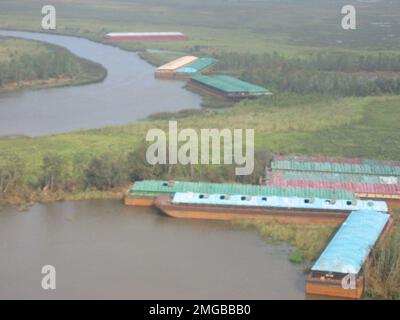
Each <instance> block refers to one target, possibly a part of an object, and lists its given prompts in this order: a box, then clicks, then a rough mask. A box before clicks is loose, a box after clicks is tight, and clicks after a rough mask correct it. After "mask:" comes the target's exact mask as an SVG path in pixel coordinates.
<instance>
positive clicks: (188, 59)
mask: <svg viewBox="0 0 400 320" xmlns="http://www.w3.org/2000/svg"><path fill="white" fill-rule="evenodd" d="M197 59H198V58H197V57H195V56H185V57H181V58H178V59H176V60H174V61H171V62H168V63H166V64H164V65H162V66H160V67H158V68H157V71H174V70H177V69H179V68H182V67H184V66H186V65H188V64H190V63H192V62H193V61H196V60H197Z"/></svg>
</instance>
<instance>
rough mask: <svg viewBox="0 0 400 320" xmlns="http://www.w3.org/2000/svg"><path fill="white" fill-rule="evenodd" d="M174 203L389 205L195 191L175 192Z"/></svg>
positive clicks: (379, 207) (315, 207)
mask: <svg viewBox="0 0 400 320" xmlns="http://www.w3.org/2000/svg"><path fill="white" fill-rule="evenodd" d="M172 202H173V203H177V204H208V205H231V206H247V207H265V208H293V209H310V210H318V209H320V210H332V211H360V210H364V211H382V212H387V211H388V207H387V204H386V202H385V201H372V200H367V201H365V200H357V201H350V200H336V201H334V202H332V201H330V200H329V199H320V198H313V199H309V198H298V197H276V196H268V197H267V196H265V197H262V196H248V195H246V194H241V195H227V194H209V195H205V194H203V193H193V192H177V193H175V195H174V197H173V199H172Z"/></svg>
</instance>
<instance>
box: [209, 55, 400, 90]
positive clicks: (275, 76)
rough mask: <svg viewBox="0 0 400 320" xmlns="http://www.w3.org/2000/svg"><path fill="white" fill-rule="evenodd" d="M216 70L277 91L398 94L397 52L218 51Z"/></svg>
mask: <svg viewBox="0 0 400 320" xmlns="http://www.w3.org/2000/svg"><path fill="white" fill-rule="evenodd" d="M216 58H217V59H218V60H219V63H218V66H217V68H218V71H219V72H224V73H228V74H232V75H236V76H239V77H241V78H243V79H244V80H247V81H251V82H254V83H257V84H259V85H263V86H265V87H267V88H271V89H273V90H277V91H290V92H295V93H300V94H306V93H315V92H317V93H323V94H333V95H342V96H367V95H381V94H400V54H389V53H385V54H382V53H381V54H376V55H373V54H365V55H362V54H355V53H344V52H318V53H315V54H312V55H311V56H310V57H309V58H286V57H283V56H281V55H279V54H277V53H273V54H268V53H266V54H263V55H256V54H240V53H222V54H218V55H217V56H216Z"/></svg>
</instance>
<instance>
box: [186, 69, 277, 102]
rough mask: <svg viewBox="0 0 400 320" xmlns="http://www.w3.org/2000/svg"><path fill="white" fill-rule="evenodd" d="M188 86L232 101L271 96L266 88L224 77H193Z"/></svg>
mask: <svg viewBox="0 0 400 320" xmlns="http://www.w3.org/2000/svg"><path fill="white" fill-rule="evenodd" d="M189 85H191V86H193V87H196V88H199V89H201V90H204V91H206V92H208V93H211V94H216V95H219V96H224V97H227V98H232V99H244V98H258V97H261V96H265V95H271V94H272V93H271V92H270V91H269V90H268V89H266V88H263V87H260V86H257V85H254V84H251V83H249V82H245V81H242V80H239V79H236V78H233V77H229V76H225V75H210V76H206V75H198V76H194V77H192V78H191V79H190V81H189Z"/></svg>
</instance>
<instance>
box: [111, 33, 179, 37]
mask: <svg viewBox="0 0 400 320" xmlns="http://www.w3.org/2000/svg"><path fill="white" fill-rule="evenodd" d="M106 36H108V37H136V36H137V37H148V36H157V37H158V36H184V34H183V33H182V32H110V33H107V34H106Z"/></svg>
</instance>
